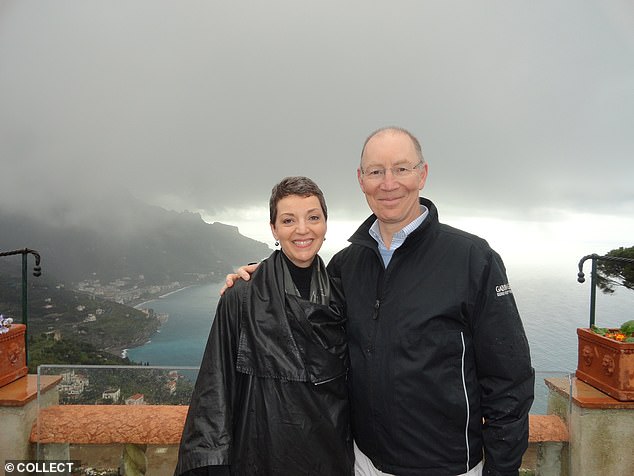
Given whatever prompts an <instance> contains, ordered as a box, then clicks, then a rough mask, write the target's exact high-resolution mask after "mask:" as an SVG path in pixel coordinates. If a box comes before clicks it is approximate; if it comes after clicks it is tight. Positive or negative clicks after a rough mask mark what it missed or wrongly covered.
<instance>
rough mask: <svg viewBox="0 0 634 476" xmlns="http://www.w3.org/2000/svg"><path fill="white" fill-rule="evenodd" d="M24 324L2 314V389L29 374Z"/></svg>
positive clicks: (0, 319)
mask: <svg viewBox="0 0 634 476" xmlns="http://www.w3.org/2000/svg"><path fill="white" fill-rule="evenodd" d="M25 332H26V326H25V325H24V324H13V319H11V318H5V317H4V316H3V315H2V314H0V387H2V386H4V385H6V384H8V383H11V382H13V381H14V380H17V379H19V378H20V377H22V376H24V375H26V374H27V371H28V369H27V366H26V350H25V341H24V335H25Z"/></svg>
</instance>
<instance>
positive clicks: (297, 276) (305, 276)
mask: <svg viewBox="0 0 634 476" xmlns="http://www.w3.org/2000/svg"><path fill="white" fill-rule="evenodd" d="M282 256H284V259H285V260H286V265H287V266H288V271H289V272H290V273H291V278H293V283H294V284H295V286H296V287H297V290H298V291H299V295H300V296H301V297H302V298H304V299H310V281H311V279H312V276H313V267H314V266H315V262H316V260H313V262H312V263H311V264H310V266H309V267H308V268H300V267H299V266H297V265H295V264H294V263H293V262H292V261H291V260H290V259H288V257H287V256H286V255H285V254H284V253H282Z"/></svg>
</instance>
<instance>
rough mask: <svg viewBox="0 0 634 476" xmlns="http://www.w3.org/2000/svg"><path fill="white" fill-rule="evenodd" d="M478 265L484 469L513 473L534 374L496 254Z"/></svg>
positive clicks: (502, 475)
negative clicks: (482, 265)
mask: <svg viewBox="0 0 634 476" xmlns="http://www.w3.org/2000/svg"><path fill="white" fill-rule="evenodd" d="M486 261H487V263H486V265H485V266H484V267H479V269H482V270H483V272H482V274H481V276H480V277H479V286H478V288H479V292H478V302H477V305H476V308H475V315H474V316H473V321H472V327H473V328H472V332H473V339H474V349H475V357H476V366H477V372H478V380H479V382H480V388H481V409H482V416H483V418H484V423H483V440H484V451H485V466H484V474H485V475H490V476H511V475H513V476H516V475H517V474H518V470H519V467H520V465H521V461H522V456H523V454H524V452H525V451H526V448H527V446H528V414H529V410H530V407H531V404H532V402H533V393H534V383H535V375H534V370H533V368H532V366H531V360H530V351H529V346H528V340H527V339H526V335H525V333H524V327H523V325H522V321H521V320H520V316H519V312H518V310H517V306H516V304H515V299H514V297H513V294H512V290H511V288H510V286H509V284H508V278H507V276H506V271H505V269H504V265H503V263H502V260H501V258H500V257H499V256H498V255H497V253H495V252H494V251H492V250H490V254H489V255H488V256H487V258H486Z"/></svg>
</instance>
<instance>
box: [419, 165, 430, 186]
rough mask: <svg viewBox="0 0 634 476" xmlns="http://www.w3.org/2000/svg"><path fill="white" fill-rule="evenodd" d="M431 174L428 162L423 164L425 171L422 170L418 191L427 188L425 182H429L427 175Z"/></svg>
mask: <svg viewBox="0 0 634 476" xmlns="http://www.w3.org/2000/svg"><path fill="white" fill-rule="evenodd" d="M428 172H429V165H428V164H427V162H425V163H424V164H423V169H422V170H421V175H420V182H418V190H422V189H423V187H424V186H425V182H427V174H428Z"/></svg>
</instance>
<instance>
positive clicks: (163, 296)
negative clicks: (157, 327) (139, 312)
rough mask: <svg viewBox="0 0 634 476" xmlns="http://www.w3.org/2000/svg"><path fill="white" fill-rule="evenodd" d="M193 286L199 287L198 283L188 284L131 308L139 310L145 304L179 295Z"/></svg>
mask: <svg viewBox="0 0 634 476" xmlns="http://www.w3.org/2000/svg"><path fill="white" fill-rule="evenodd" d="M194 286H200V284H199V283H196V284H188V285H187V286H183V287H182V288H178V289H175V290H174V291H169V292H167V293H165V294H161V295H160V296H157V297H155V298H153V299H148V300H147V301H142V302H140V303H138V304H135V305H133V306H132V307H133V308H134V309H141V307H142V306H145V305H146V304H148V303H151V302H154V301H157V300H159V299H163V298H166V297H168V296H171V295H172V294H175V293H179V292H181V291H184V290H185V289H189V288H191V287H194Z"/></svg>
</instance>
